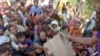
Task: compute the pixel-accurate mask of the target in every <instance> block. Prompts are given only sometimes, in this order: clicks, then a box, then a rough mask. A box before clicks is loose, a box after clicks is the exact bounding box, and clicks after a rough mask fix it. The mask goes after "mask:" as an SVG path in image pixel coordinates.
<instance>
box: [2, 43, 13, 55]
mask: <svg viewBox="0 0 100 56" xmlns="http://www.w3.org/2000/svg"><path fill="white" fill-rule="evenodd" d="M8 45H9V46H10V44H9V43H3V44H2V45H0V54H3V53H5V52H6V51H11V50H10V48H11V47H10V48H9V47H8Z"/></svg>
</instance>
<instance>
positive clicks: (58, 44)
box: [44, 35, 76, 56]
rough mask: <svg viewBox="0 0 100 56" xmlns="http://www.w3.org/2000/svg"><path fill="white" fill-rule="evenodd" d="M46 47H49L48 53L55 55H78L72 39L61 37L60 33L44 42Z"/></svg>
mask: <svg viewBox="0 0 100 56" xmlns="http://www.w3.org/2000/svg"><path fill="white" fill-rule="evenodd" d="M44 47H46V48H48V51H47V52H48V54H53V55H54V56H75V55H76V54H75V51H74V50H73V48H72V46H71V44H70V41H69V40H68V39H67V38H66V37H61V36H60V35H56V36H54V37H53V39H51V40H49V41H48V42H47V43H45V44H44Z"/></svg>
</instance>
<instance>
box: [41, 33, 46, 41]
mask: <svg viewBox="0 0 100 56" xmlns="http://www.w3.org/2000/svg"><path fill="white" fill-rule="evenodd" d="M40 39H41V40H43V41H44V40H45V39H46V34H45V32H41V33H40Z"/></svg>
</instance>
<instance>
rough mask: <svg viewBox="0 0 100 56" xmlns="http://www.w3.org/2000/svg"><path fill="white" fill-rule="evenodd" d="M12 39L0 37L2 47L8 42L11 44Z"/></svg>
mask: <svg viewBox="0 0 100 56" xmlns="http://www.w3.org/2000/svg"><path fill="white" fill-rule="evenodd" d="M9 41H10V38H9V37H6V36H0V45H1V44H3V43H6V42H9Z"/></svg>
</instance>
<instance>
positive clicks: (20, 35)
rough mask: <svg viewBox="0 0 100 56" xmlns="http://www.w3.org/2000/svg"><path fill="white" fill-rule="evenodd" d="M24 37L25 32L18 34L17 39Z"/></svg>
mask: <svg viewBox="0 0 100 56" xmlns="http://www.w3.org/2000/svg"><path fill="white" fill-rule="evenodd" d="M23 35H24V36H25V34H24V32H18V33H17V34H16V37H17V38H20V37H22V36H23Z"/></svg>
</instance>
